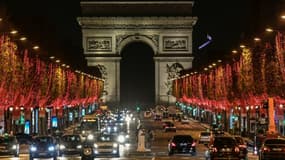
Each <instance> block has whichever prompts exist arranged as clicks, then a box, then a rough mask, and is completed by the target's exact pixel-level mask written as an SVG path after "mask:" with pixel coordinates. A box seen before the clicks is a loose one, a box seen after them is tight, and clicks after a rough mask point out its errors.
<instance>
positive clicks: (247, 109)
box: [245, 106, 250, 135]
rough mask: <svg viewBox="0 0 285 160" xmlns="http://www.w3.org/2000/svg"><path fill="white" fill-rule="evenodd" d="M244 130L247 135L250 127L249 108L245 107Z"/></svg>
mask: <svg viewBox="0 0 285 160" xmlns="http://www.w3.org/2000/svg"><path fill="white" fill-rule="evenodd" d="M245 109H246V122H247V123H246V129H247V131H246V133H247V135H249V126H250V114H249V113H250V107H249V106H246V108H245Z"/></svg>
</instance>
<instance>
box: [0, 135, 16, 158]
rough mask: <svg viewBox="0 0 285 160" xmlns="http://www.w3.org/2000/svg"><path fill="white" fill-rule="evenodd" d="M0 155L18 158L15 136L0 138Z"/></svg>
mask: <svg viewBox="0 0 285 160" xmlns="http://www.w3.org/2000/svg"><path fill="white" fill-rule="evenodd" d="M0 155H3V156H4V155H5V156H6V155H13V156H14V157H19V143H18V141H17V139H16V137H15V136H10V135H4V136H1V137H0Z"/></svg>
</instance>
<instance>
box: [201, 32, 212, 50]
mask: <svg viewBox="0 0 285 160" xmlns="http://www.w3.org/2000/svg"><path fill="white" fill-rule="evenodd" d="M207 39H208V41H206V42H205V43H203V44H202V45H201V46H199V49H202V48H204V47H205V46H207V45H208V44H209V43H211V42H212V37H211V36H210V35H208V34H207Z"/></svg>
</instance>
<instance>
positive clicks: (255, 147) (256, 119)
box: [253, 106, 259, 154]
mask: <svg viewBox="0 0 285 160" xmlns="http://www.w3.org/2000/svg"><path fill="white" fill-rule="evenodd" d="M258 118H259V106H255V127H254V150H253V153H254V154H257V149H258V148H257V143H256V142H257V141H256V136H257V123H258Z"/></svg>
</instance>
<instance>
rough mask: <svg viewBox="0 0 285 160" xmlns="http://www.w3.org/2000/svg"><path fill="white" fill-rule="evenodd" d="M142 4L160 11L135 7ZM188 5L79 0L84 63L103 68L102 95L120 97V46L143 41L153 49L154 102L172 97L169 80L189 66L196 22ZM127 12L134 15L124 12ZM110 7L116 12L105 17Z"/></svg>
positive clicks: (117, 99)
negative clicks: (85, 0)
mask: <svg viewBox="0 0 285 160" xmlns="http://www.w3.org/2000/svg"><path fill="white" fill-rule="evenodd" d="M142 6H144V8H148V9H150V10H151V9H158V8H157V7H159V8H160V10H161V11H160V10H153V13H155V15H153V16H150V15H149V14H148V13H147V12H144V11H143V12H141V11H140V10H139V8H140V7H142ZM192 6H193V2H186V1H177V2H176V1H166V2H164V1H155V2H149V1H146V2H143V1H140V2H133V1H128V2H127V1H124V2H102V1H92V2H81V7H82V11H83V16H82V17H79V18H78V21H79V23H80V25H81V27H82V35H83V36H82V39H83V47H84V54H85V57H86V59H87V64H88V65H89V66H100V67H101V68H102V72H101V73H102V76H103V77H104V79H105V84H104V89H105V92H104V93H105V95H104V96H103V97H102V99H104V100H105V101H106V102H113V103H119V102H120V98H121V96H120V89H121V86H120V79H121V78H120V76H121V73H120V62H121V58H122V57H121V53H122V49H123V48H124V47H125V46H126V45H128V44H129V43H132V42H143V43H145V44H147V45H148V46H150V47H151V48H152V50H153V51H154V55H153V60H154V72H155V103H156V104H162V103H163V104H169V103H171V104H172V103H174V102H175V101H176V99H175V97H173V96H172V95H171V94H170V93H171V89H172V86H171V79H172V78H176V77H178V76H179V73H178V72H179V71H180V70H181V69H190V68H191V67H192V61H193V56H192V30H193V26H194V25H195V23H196V21H197V18H196V17H193V16H192V15H191V9H192ZM122 8H124V10H122ZM125 9H127V10H125ZM108 11H110V12H108ZM122 11H124V13H122ZM127 11H129V12H130V13H129V15H130V16H134V17H130V16H126V14H127ZM172 11H173V12H172ZM111 12H112V14H117V15H114V16H110V13H111ZM180 12H181V14H180V15H176V14H177V13H180ZM184 12H185V13H184ZM84 13H86V16H84ZM87 13H88V14H87ZM91 13H92V14H93V16H90V15H91ZM166 13H167V16H163V15H166ZM136 14H138V15H137V16H135V15H136ZM143 14H147V15H146V16H143ZM168 14H173V15H168ZM105 15H108V16H106V17H104V16H105ZM98 16H102V17H98Z"/></svg>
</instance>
